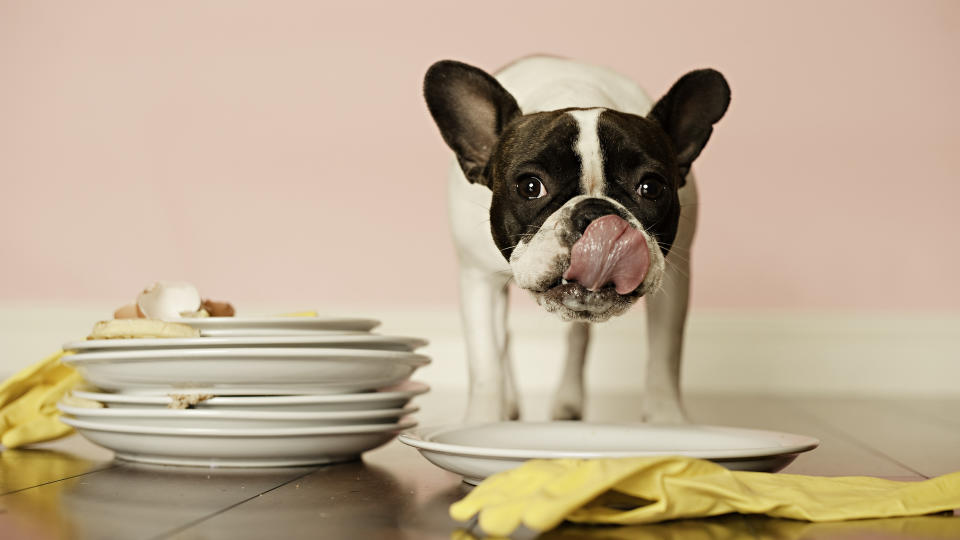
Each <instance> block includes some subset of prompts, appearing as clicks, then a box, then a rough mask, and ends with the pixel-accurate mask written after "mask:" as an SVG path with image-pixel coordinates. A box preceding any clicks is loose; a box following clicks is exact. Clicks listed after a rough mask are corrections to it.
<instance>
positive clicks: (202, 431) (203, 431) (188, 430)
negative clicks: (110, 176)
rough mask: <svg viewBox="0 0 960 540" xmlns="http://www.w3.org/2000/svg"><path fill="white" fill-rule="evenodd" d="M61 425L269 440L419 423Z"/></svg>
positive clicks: (67, 421)
mask: <svg viewBox="0 0 960 540" xmlns="http://www.w3.org/2000/svg"><path fill="white" fill-rule="evenodd" d="M60 421H61V422H63V423H64V424H67V425H68V426H71V427H73V428H76V429H78V430H84V429H86V430H90V431H106V432H110V433H123V434H127V435H160V436H168V437H169V436H175V437H232V438H243V437H249V438H267V437H309V436H320V435H357V434H365V433H389V432H397V431H402V430H408V429H412V428H414V427H415V426H416V425H417V421H416V420H411V419H408V420H400V421H398V422H391V423H386V424H357V425H346V426H320V427H306V428H292V427H284V428H196V427H178V428H173V427H159V426H134V425H127V424H111V423H106V424H104V423H98V422H90V421H87V420H78V419H76V418H70V417H67V416H61V417H60Z"/></svg>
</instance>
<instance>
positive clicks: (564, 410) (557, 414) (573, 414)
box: [550, 403, 583, 420]
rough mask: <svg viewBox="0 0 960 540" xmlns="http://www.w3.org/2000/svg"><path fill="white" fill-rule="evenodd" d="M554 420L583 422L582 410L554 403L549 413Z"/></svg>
mask: <svg viewBox="0 0 960 540" xmlns="http://www.w3.org/2000/svg"><path fill="white" fill-rule="evenodd" d="M550 418H552V419H554V420H583V409H582V407H580V406H579V404H578V405H574V404H571V403H555V404H554V405H553V409H552V410H551V411H550Z"/></svg>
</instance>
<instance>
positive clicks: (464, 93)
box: [423, 60, 520, 187]
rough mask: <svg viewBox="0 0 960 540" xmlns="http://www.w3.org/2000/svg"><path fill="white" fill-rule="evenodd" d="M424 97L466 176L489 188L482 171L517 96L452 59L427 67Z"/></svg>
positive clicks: (512, 115) (512, 114)
mask: <svg viewBox="0 0 960 540" xmlns="http://www.w3.org/2000/svg"><path fill="white" fill-rule="evenodd" d="M423 95H424V97H425V98H426V100H427V108H429V109H430V114H431V115H432V116H433V120H434V121H435V122H436V123H437V127H439V128H440V134H441V135H442V136H443V140H444V141H446V143H447V146H449V147H450V148H451V149H452V150H453V151H454V153H456V155H457V161H459V162H460V168H461V169H463V174H464V175H466V177H467V180H469V181H470V182H472V183H479V184H483V185H485V186H487V187H490V179H488V178H486V175H485V174H484V170H485V169H486V166H487V162H488V161H489V160H490V155H491V153H492V152H493V148H494V146H495V145H496V143H497V140H498V139H499V138H500V134H501V133H502V132H503V128H504V127H505V126H506V125H507V124H508V123H509V122H510V121H511V120H513V119H514V118H516V117H517V116H519V115H520V107H519V106H518V105H517V100H515V99H514V98H513V96H511V95H510V93H509V92H507V91H506V90H505V89H504V88H503V87H502V86H500V83H498V82H497V80H496V79H494V78H493V77H491V76H490V75H489V74H487V73H486V72H484V71H483V70H481V69H478V68H475V67H473V66H470V65H467V64H464V63H462V62H455V61H453V60H442V61H440V62H437V63H436V64H434V65H432V66H430V69H429V70H427V75H426V77H424V80H423Z"/></svg>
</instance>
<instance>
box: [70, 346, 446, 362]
mask: <svg viewBox="0 0 960 540" xmlns="http://www.w3.org/2000/svg"><path fill="white" fill-rule="evenodd" d="M174 356H175V357H176V358H175V359H176V360H194V361H198V360H199V361H203V360H238V359H239V360H243V359H245V358H246V357H260V358H262V357H264V356H269V357H274V358H278V359H285V360H296V359H303V360H306V359H310V360H338V359H344V358H345V357H346V358H347V359H349V360H361V361H362V360H366V361H371V362H378V361H390V362H398V363H405V364H409V365H413V366H417V367H423V366H426V365H428V364H429V363H430V357H429V356H427V355H424V354H420V353H415V352H407V351H381V350H365V349H336V348H330V347H238V348H231V347H205V348H194V349H190V348H183V349H147V350H140V351H131V350H119V351H90V352H79V353H75V354H69V355H66V356H64V357H63V358H62V359H61V361H62V362H64V363H66V364H74V365H86V364H111V363H127V362H164V361H168V360H171V359H173V357H174ZM91 357H92V358H91Z"/></svg>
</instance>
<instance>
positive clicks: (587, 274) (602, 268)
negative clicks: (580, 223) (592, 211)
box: [563, 215, 650, 294]
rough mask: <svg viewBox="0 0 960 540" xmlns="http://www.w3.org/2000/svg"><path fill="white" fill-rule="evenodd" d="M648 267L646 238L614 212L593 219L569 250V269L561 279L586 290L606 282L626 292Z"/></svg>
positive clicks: (635, 284)
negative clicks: (573, 282) (572, 282)
mask: <svg viewBox="0 0 960 540" xmlns="http://www.w3.org/2000/svg"><path fill="white" fill-rule="evenodd" d="M649 266H650V256H649V254H648V253H647V241H646V240H644V238H643V234H641V233H640V231H638V230H636V229H634V228H633V227H631V226H630V225H629V224H628V223H627V222H626V221H624V220H622V219H620V218H619V217H617V216H614V215H608V216H603V217H601V218H597V219H595V220H593V222H591V223H590V226H588V227H587V230H585V231H583V236H581V237H580V239H579V240H577V242H576V243H575V244H573V249H571V250H570V268H568V269H567V271H566V272H564V273H563V278H564V279H567V280H570V281H576V282H577V283H579V284H581V285H583V286H584V287H586V288H587V289H588V290H590V291H596V290H597V289H599V288H601V287H603V286H604V285H606V284H607V283H610V282H613V286H614V287H615V288H616V289H617V292H618V293H620V294H627V293H629V292H631V291H633V290H634V289H636V288H637V287H639V286H640V283H642V282H643V278H644V277H645V276H646V275H647V268H649Z"/></svg>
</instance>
